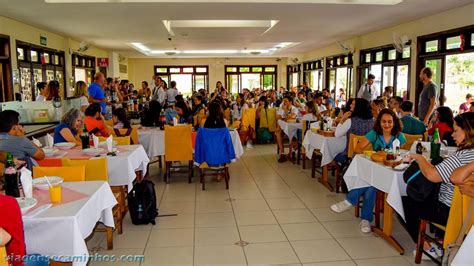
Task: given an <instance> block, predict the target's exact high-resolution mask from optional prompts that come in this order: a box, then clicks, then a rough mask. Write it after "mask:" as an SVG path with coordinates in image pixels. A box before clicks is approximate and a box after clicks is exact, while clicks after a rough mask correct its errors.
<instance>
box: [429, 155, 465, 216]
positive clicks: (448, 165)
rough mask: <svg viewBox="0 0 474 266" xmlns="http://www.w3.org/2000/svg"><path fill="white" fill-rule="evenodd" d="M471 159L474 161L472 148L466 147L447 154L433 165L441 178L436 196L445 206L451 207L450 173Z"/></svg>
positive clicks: (452, 189) (451, 187) (451, 185)
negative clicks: (445, 157)
mask: <svg viewBox="0 0 474 266" xmlns="http://www.w3.org/2000/svg"><path fill="white" fill-rule="evenodd" d="M472 161H474V149H466V150H461V151H457V152H456V153H455V154H453V155H451V156H449V157H448V158H447V159H446V160H444V161H442V162H441V163H439V164H438V165H436V166H435V168H436V170H438V173H439V175H440V176H441V179H443V183H442V184H441V187H440V189H439V194H438V198H439V201H441V202H442V203H444V204H445V205H446V206H448V207H451V202H452V200H453V193H454V185H453V183H451V180H450V179H449V178H450V176H451V174H452V173H453V171H454V170H456V169H457V168H459V167H461V166H463V165H466V164H469V163H471V162H472Z"/></svg>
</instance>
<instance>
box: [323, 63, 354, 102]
mask: <svg viewBox="0 0 474 266" xmlns="http://www.w3.org/2000/svg"><path fill="white" fill-rule="evenodd" d="M320 65H322V64H320ZM321 68H322V67H321ZM326 73H327V77H326V88H328V89H329V90H330V91H331V94H332V97H333V98H334V99H336V100H337V99H338V98H339V95H340V94H341V90H342V91H344V92H345V94H346V95H350V94H351V92H352V54H344V55H335V56H332V57H327V58H326ZM321 75H322V72H321ZM321 87H322V86H321ZM321 89H323V88H321ZM337 104H338V106H339V107H340V106H342V105H343V104H344V103H343V102H341V103H339V102H338V103H337Z"/></svg>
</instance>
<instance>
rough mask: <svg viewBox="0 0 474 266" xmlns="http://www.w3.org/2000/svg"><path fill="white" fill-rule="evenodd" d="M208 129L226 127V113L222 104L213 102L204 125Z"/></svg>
mask: <svg viewBox="0 0 474 266" xmlns="http://www.w3.org/2000/svg"><path fill="white" fill-rule="evenodd" d="M204 127H206V128H223V127H226V123H225V120H224V112H223V111H222V106H221V103H219V102H218V101H213V102H211V104H210V105H209V115H208V116H207V118H206V122H205V123H204Z"/></svg>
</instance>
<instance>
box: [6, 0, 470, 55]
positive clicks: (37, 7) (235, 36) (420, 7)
mask: <svg viewBox="0 0 474 266" xmlns="http://www.w3.org/2000/svg"><path fill="white" fill-rule="evenodd" d="M177 1H179V0H177ZM204 2H205V1H203V3H63V4H58V3H55V4H47V3H45V2H44V1H43V0H0V15H1V16H5V17H9V18H12V19H15V20H18V21H21V22H24V23H27V24H30V25H34V26H37V27H39V28H42V29H45V30H49V31H52V32H55V33H59V34H62V35H65V36H70V37H72V38H74V39H77V40H80V41H85V42H89V43H91V44H93V45H95V46H97V47H100V48H104V49H108V50H114V51H118V52H120V53H122V54H123V55H125V56H127V57H146V56H145V55H144V54H142V53H140V52H138V51H137V50H135V49H133V48H132V47H130V45H129V44H130V43H131V42H139V43H143V44H144V45H146V46H147V47H149V48H151V49H153V50H172V49H174V48H176V49H179V50H201V49H202V50H234V49H238V50H242V49H244V48H248V49H250V50H254V49H269V48H272V47H274V46H275V45H277V44H279V43H282V42H293V43H298V44H297V45H293V46H291V47H289V48H287V49H283V50H280V51H277V52H275V53H274V54H272V56H278V57H286V56H291V55H293V54H297V53H304V52H308V51H311V50H313V49H316V48H319V47H323V46H326V45H329V44H332V43H334V42H336V41H342V40H345V39H348V38H351V37H353V36H356V35H360V34H364V33H368V32H371V31H374V30H378V29H383V28H386V27H390V26H393V25H397V24H400V23H403V22H406V21H410V20H414V19H417V18H421V17H424V16H428V15H431V14H435V13H438V12H442V11H445V10H449V9H452V8H455V7H459V6H462V5H466V4H469V3H472V0H404V1H403V2H402V3H400V4H397V5H353V4H351V5H343V4H314V3H313V4H304V3H299V4H295V3H292V4H288V3H277V4H275V3H248V2H247V3H204ZM366 2H367V1H366ZM373 2H377V0H374V1H373ZM163 20H279V22H278V24H277V25H276V26H275V27H273V28H272V29H271V30H270V31H268V32H267V33H265V34H263V35H262V33H263V32H264V31H265V29H262V28H194V27H192V28H176V29H173V30H174V33H175V36H174V37H172V40H171V41H169V40H168V37H169V33H168V31H167V30H166V28H165V26H164V24H163V23H162V21H163ZM161 56H162V57H166V55H161ZM242 56H246V57H247V56H248V55H242ZM173 57H177V56H176V55H174V56H173ZM201 57H202V56H201ZM210 57H215V55H214V56H210Z"/></svg>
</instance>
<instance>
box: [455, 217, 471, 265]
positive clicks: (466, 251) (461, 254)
mask: <svg viewBox="0 0 474 266" xmlns="http://www.w3.org/2000/svg"><path fill="white" fill-rule="evenodd" d="M473 251H474V225H473V226H472V227H471V230H469V233H468V234H467V236H466V238H465V239H464V241H463V242H462V245H461V248H460V249H459V251H458V253H457V254H456V257H454V260H453V262H452V263H451V266H466V265H474V254H472V252H473Z"/></svg>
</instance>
